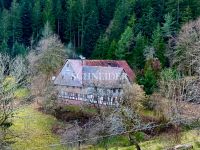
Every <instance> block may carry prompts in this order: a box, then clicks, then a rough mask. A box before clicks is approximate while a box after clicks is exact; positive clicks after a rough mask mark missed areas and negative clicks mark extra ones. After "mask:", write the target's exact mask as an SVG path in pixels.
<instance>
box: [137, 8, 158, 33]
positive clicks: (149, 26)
mask: <svg viewBox="0 0 200 150" xmlns="http://www.w3.org/2000/svg"><path fill="white" fill-rule="evenodd" d="M155 26H156V20H155V17H154V12H153V8H151V7H148V8H147V10H146V11H145V12H144V14H143V16H142V17H141V18H140V19H139V22H138V24H137V26H136V31H137V33H139V32H142V33H143V34H144V35H146V36H147V37H151V35H152V32H153V31H154V28H155Z"/></svg>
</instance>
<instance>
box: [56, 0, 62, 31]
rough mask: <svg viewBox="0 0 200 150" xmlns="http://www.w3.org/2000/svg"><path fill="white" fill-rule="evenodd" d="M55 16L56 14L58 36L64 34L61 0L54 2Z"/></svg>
mask: <svg viewBox="0 0 200 150" xmlns="http://www.w3.org/2000/svg"><path fill="white" fill-rule="evenodd" d="M54 4H55V7H54V14H55V21H56V33H57V34H58V35H60V34H62V28H63V15H62V13H63V10H62V4H61V0H56V1H55V0H54Z"/></svg>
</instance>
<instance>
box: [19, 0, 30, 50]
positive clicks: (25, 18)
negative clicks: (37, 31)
mask: <svg viewBox="0 0 200 150" xmlns="http://www.w3.org/2000/svg"><path fill="white" fill-rule="evenodd" d="M31 11H32V8H31V3H30V1H26V0H25V1H23V2H22V12H21V14H22V15H21V19H22V31H23V36H22V39H23V43H24V45H26V46H29V45H30V39H31V36H32V18H31V17H32V16H31Z"/></svg>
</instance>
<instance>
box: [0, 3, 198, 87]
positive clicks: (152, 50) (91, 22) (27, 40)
mask: <svg viewBox="0 0 200 150" xmlns="http://www.w3.org/2000/svg"><path fill="white" fill-rule="evenodd" d="M199 15H200V1H199V0H0V18H1V19H0V52H2V53H8V54H9V55H11V56H12V57H15V56H17V55H19V54H20V55H26V54H27V53H28V51H29V50H30V49H31V47H33V46H34V45H35V44H36V43H37V42H38V41H39V40H40V38H41V35H42V31H43V28H44V25H45V24H46V23H47V22H48V23H49V24H50V26H51V28H52V30H53V31H54V32H55V33H56V34H58V35H59V37H60V39H61V40H62V42H63V43H64V44H65V45H66V46H67V45H70V46H71V48H72V49H73V50H74V51H75V52H76V53H77V54H82V55H83V56H85V57H86V58H88V59H89V58H90V59H119V60H120V59H125V60H127V61H128V63H129V65H130V66H131V67H132V68H133V69H134V70H135V71H141V70H143V69H145V68H146V70H147V71H146V74H147V77H149V76H151V73H152V71H151V70H150V71H148V69H147V68H148V64H149V63H150V62H146V57H147V55H148V56H149V55H153V56H154V57H156V58H157V60H159V62H160V64H161V66H162V67H166V66H169V60H168V56H167V54H168V49H169V40H170V39H171V38H172V37H176V35H177V34H178V31H179V29H180V27H181V26H182V25H183V24H184V23H185V22H188V21H190V20H193V19H196V18H197V17H198V16H199ZM170 46H173V45H170ZM141 82H145V81H141ZM143 84H145V83H143Z"/></svg>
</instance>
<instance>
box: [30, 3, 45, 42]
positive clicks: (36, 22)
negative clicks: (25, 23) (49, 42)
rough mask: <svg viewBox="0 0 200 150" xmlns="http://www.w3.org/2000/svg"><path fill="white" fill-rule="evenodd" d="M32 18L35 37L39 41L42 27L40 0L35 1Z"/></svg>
mask: <svg viewBox="0 0 200 150" xmlns="http://www.w3.org/2000/svg"><path fill="white" fill-rule="evenodd" d="M31 18H32V29H33V37H34V39H35V40H36V41H37V40H38V39H39V35H40V32H41V28H42V27H41V26H42V17H41V6H40V1H39V0H37V1H36V2H35V3H34V6H33V9H32V17H31Z"/></svg>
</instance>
